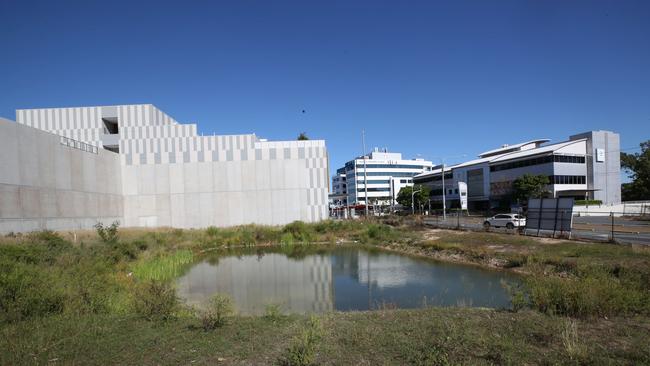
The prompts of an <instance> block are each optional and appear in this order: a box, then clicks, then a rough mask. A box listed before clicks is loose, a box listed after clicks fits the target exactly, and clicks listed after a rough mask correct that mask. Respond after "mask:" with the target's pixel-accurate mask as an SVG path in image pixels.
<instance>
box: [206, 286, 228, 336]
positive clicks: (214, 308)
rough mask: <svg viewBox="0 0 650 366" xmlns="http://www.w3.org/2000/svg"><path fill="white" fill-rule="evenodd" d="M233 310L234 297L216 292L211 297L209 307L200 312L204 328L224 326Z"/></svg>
mask: <svg viewBox="0 0 650 366" xmlns="http://www.w3.org/2000/svg"><path fill="white" fill-rule="evenodd" d="M233 312H234V306H233V302H232V299H231V298H230V297H229V296H228V295H222V294H215V295H214V296H212V298H210V302H209V303H208V306H207V308H206V309H205V310H203V311H201V313H200V318H201V324H202V325H203V329H205V330H212V329H216V328H218V327H221V326H223V325H224V324H226V320H227V318H228V317H229V316H231V315H232V314H233Z"/></svg>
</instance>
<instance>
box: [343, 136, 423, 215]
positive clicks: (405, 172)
mask: <svg viewBox="0 0 650 366" xmlns="http://www.w3.org/2000/svg"><path fill="white" fill-rule="evenodd" d="M364 166H366V168H365V169H364ZM431 166H432V164H431V162H430V161H426V160H423V159H411V160H406V159H402V154H400V153H391V152H388V151H386V150H384V151H380V150H379V149H377V148H375V150H374V151H372V152H371V153H369V154H367V155H365V159H364V157H363V156H360V157H357V158H355V159H354V160H350V161H349V162H347V163H346V164H345V166H344V167H342V168H339V169H338V170H337V171H336V173H337V174H336V176H334V177H333V178H332V181H333V182H336V183H337V184H338V188H337V189H336V190H335V191H334V192H333V193H334V195H331V197H332V198H333V199H334V197H340V196H345V197H346V199H345V204H346V205H348V206H355V205H365V204H366V201H367V202H368V205H380V206H387V205H394V204H396V202H395V199H396V198H397V194H398V193H399V191H400V189H402V188H403V187H407V186H411V185H413V181H412V179H413V176H415V175H417V174H420V173H422V172H426V171H428V170H430V169H431ZM366 177H367V179H368V180H367V182H366ZM342 182H345V184H344V185H343V184H341V183H342ZM366 183H367V187H366ZM366 188H367V192H368V198H367V200H366Z"/></svg>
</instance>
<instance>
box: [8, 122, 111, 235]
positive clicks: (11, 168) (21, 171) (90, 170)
mask: <svg viewBox="0 0 650 366" xmlns="http://www.w3.org/2000/svg"><path fill="white" fill-rule="evenodd" d="M120 172H121V170H120V164H119V157H118V155H117V154H114V153H111V152H109V151H104V150H101V149H100V150H99V153H98V154H94V153H91V152H87V151H82V150H78V149H74V148H71V147H68V146H64V145H61V143H60V138H59V136H56V135H54V134H50V133H47V132H44V131H41V130H38V129H36V128H31V127H27V126H24V125H21V124H17V123H14V122H11V121H8V120H1V119H0V232H2V233H7V232H25V231H33V230H44V229H51V230H66V229H81V228H90V227H92V226H93V225H94V224H95V223H97V222H98V221H102V222H112V221H115V220H118V221H122V219H123V217H122V216H123V215H122V213H123V207H122V204H123V201H122V185H121V176H120Z"/></svg>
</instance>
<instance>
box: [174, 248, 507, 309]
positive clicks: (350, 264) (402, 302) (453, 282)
mask: <svg viewBox="0 0 650 366" xmlns="http://www.w3.org/2000/svg"><path fill="white" fill-rule="evenodd" d="M504 281H505V282H507V283H514V282H517V281H519V279H518V277H517V276H514V275H512V274H509V273H504V272H498V271H490V270H483V269H480V268H476V267H472V266H465V265H457V264H447V263H441V262H436V261H432V260H427V259H419V258H413V257H409V256H404V255H399V254H394V253H390V252H383V251H376V250H372V251H369V250H366V249H359V248H350V247H337V248H331V249H328V250H319V252H318V253H313V254H304V253H301V254H300V255H295V254H292V253H288V254H284V253H278V252H277V250H269V251H257V252H250V251H249V252H248V253H241V252H240V253H227V254H222V255H220V256H219V257H215V258H209V259H205V260H203V261H200V262H197V263H195V264H194V265H193V266H192V267H191V268H189V269H188V271H187V272H186V273H185V274H184V275H183V276H182V277H180V278H178V279H177V289H178V294H179V296H180V297H181V298H182V299H184V300H185V301H186V302H187V303H188V304H190V305H195V306H199V307H200V306H201V305H203V304H205V303H206V302H207V300H208V299H209V298H210V296H212V295H213V294H215V293H225V294H228V295H230V296H231V297H232V298H233V300H234V302H235V305H236V307H237V310H238V312H239V313H242V314H261V313H263V312H264V309H265V306H266V305H267V304H279V305H280V306H281V308H282V310H283V311H284V312H286V313H290V312H291V313H313V312H323V311H329V310H341V311H347V310H368V309H377V308H382V307H391V308H392V307H397V308H417V307H423V306H431V305H436V306H479V307H493V308H508V307H510V300H509V297H508V294H507V292H506V290H505V289H504V287H503V286H502V283H503V282H504Z"/></svg>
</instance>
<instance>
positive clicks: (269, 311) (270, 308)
mask: <svg viewBox="0 0 650 366" xmlns="http://www.w3.org/2000/svg"><path fill="white" fill-rule="evenodd" d="M264 319H266V320H269V321H272V322H276V321H278V320H280V319H282V310H281V309H280V304H266V306H265V307H264Z"/></svg>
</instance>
